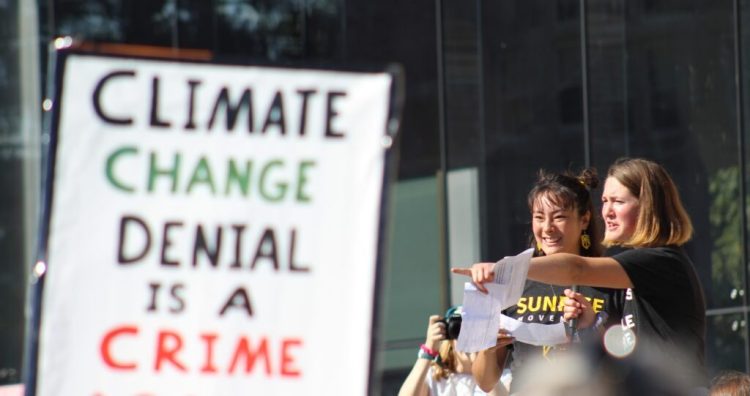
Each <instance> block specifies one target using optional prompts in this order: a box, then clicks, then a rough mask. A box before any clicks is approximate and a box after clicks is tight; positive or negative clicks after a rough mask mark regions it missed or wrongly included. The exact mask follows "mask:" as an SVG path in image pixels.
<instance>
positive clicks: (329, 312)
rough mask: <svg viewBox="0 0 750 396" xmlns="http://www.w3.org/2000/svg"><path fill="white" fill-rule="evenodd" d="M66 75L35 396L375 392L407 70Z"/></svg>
mask: <svg viewBox="0 0 750 396" xmlns="http://www.w3.org/2000/svg"><path fill="white" fill-rule="evenodd" d="M56 76H57V77H56V85H55V91H56V95H55V98H54V106H53V108H52V113H51V114H52V116H51V122H50V126H51V129H52V132H51V136H52V143H51V145H50V146H51V151H50V165H51V166H50V167H49V174H48V177H49V183H48V193H49V196H48V199H49V200H48V207H47V208H46V211H45V213H46V214H45V225H44V232H43V234H44V235H43V236H42V238H43V240H44V243H43V244H42V245H43V249H42V253H41V258H40V262H39V263H38V264H37V267H36V273H37V275H39V277H40V278H39V279H38V281H39V289H40V298H41V300H40V304H39V305H40V307H41V308H40V309H41V310H40V312H39V313H38V314H37V315H36V318H37V322H38V323H37V326H38V333H37V334H35V337H32V338H34V339H36V337H38V342H37V343H36V344H35V345H36V346H35V347H34V348H31V349H32V350H34V352H35V358H36V359H35V362H36V364H35V365H33V366H34V370H33V371H34V373H33V374H31V375H32V378H31V380H30V382H31V388H32V389H33V392H34V393H35V394H37V395H56V396H60V395H76V396H79V395H101V396H109V395H235V394H260V395H274V394H275V395H293V394H330V390H331V388H330V386H331V384H330V381H331V380H332V379H334V378H335V382H336V388H337V389H347V394H366V393H367V392H368V381H369V375H370V373H371V370H372V369H373V367H372V352H371V349H372V342H373V341H372V340H373V338H374V337H375V334H373V326H374V323H373V316H374V313H375V308H374V306H375V296H376V294H377V290H376V278H377V276H378V271H379V268H378V266H377V263H378V261H379V254H380V252H379V242H380V240H379V238H380V235H381V221H382V218H383V211H384V208H383V206H382V205H381V203H382V200H383V197H384V191H385V189H386V188H387V183H386V182H385V181H386V179H387V177H386V175H387V172H386V171H385V170H386V167H387V163H388V159H387V157H388V152H389V149H390V147H391V142H392V140H391V139H392V133H393V125H391V128H390V129H389V127H388V124H389V121H391V122H393V120H392V119H391V118H390V117H391V115H392V113H391V104H392V103H391V96H392V90H393V85H394V81H395V80H394V75H393V74H391V73H388V72H382V71H381V72H361V71H359V72H354V71H341V70H338V71H336V70H320V69H301V68H279V67H259V66H248V65H229V64H217V63H210V62H189V61H176V60H164V59H146V58H138V57H122V56H107V55H102V54H93V53H86V52H80V51H78V52H76V51H68V52H65V51H63V52H60V53H59V54H58V59H57V66H56ZM33 341H34V340H32V342H33ZM27 387H28V386H27Z"/></svg>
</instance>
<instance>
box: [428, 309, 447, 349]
mask: <svg viewBox="0 0 750 396" xmlns="http://www.w3.org/2000/svg"><path fill="white" fill-rule="evenodd" d="M439 320H440V316H438V315H432V316H430V324H429V325H428V326H427V338H425V341H424V344H425V345H426V346H427V347H428V348H430V349H432V350H433V351H437V350H438V348H440V342H441V341H443V340H444V339H445V324H444V323H443V322H439Z"/></svg>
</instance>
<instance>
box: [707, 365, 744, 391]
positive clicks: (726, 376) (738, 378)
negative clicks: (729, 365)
mask: <svg viewBox="0 0 750 396" xmlns="http://www.w3.org/2000/svg"><path fill="white" fill-rule="evenodd" d="M710 391H711V393H710V395H711V396H750V375H748V374H747V373H743V372H740V371H736V370H726V371H723V372H721V373H719V374H717V375H716V377H714V378H713V379H712V380H711V389H710Z"/></svg>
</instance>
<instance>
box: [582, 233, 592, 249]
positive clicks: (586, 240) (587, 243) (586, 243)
mask: <svg viewBox="0 0 750 396" xmlns="http://www.w3.org/2000/svg"><path fill="white" fill-rule="evenodd" d="M581 247H582V248H584V249H588V248H590V247H591V237H589V234H587V233H586V230H583V234H581Z"/></svg>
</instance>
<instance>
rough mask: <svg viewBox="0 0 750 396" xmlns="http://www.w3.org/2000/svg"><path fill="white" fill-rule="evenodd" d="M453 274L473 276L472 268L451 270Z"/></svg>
mask: <svg viewBox="0 0 750 396" xmlns="http://www.w3.org/2000/svg"><path fill="white" fill-rule="evenodd" d="M451 272H452V273H454V274H456V275H464V276H471V268H451Z"/></svg>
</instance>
